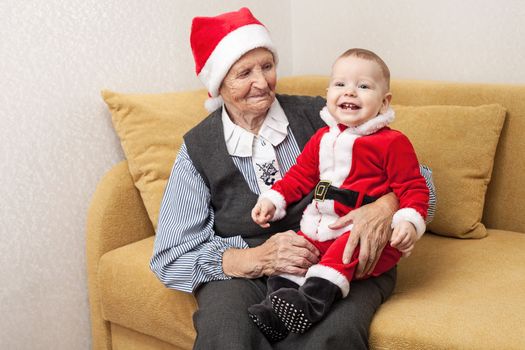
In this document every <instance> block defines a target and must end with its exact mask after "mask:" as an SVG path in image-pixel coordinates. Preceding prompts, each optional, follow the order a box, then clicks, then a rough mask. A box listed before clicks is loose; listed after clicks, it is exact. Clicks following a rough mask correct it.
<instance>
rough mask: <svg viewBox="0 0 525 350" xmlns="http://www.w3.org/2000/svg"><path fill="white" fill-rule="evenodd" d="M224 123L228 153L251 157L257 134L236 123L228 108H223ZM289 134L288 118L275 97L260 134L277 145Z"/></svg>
mask: <svg viewBox="0 0 525 350" xmlns="http://www.w3.org/2000/svg"><path fill="white" fill-rule="evenodd" d="M222 125H223V130H224V140H225V141H226V148H227V149H228V153H229V154H230V155H232V156H237V157H251V156H252V151H253V150H252V146H253V139H254V137H255V135H254V134H252V133H251V132H249V131H247V130H245V129H243V128H241V127H240V126H238V125H236V124H234V123H233V122H232V121H231V119H230V117H229V115H228V112H227V111H226V108H223V109H222ZM287 135H288V118H286V115H285V114H284V111H283V109H282V107H281V105H280V104H279V101H277V99H275V100H274V102H273V103H272V105H271V106H270V109H269V110H268V113H267V114H266V119H264V122H263V124H262V125H261V129H260V130H259V135H258V136H259V137H262V138H264V139H265V140H267V141H268V142H270V143H271V144H272V145H273V146H274V147H275V146H277V145H279V144H280V143H281V142H282V141H283V140H284V139H285V138H286V136H287Z"/></svg>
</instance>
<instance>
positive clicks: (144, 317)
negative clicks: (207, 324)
mask: <svg viewBox="0 0 525 350" xmlns="http://www.w3.org/2000/svg"><path fill="white" fill-rule="evenodd" d="M153 240H154V237H149V238H146V239H144V240H142V241H138V242H136V243H132V244H129V245H127V246H124V247H121V248H118V249H115V250H112V251H110V252H108V253H106V254H105V255H103V256H102V258H101V259H100V264H99V270H98V280H99V286H100V295H101V298H100V299H101V303H102V315H103V317H104V319H105V320H107V321H110V322H112V323H116V324H119V325H121V326H123V327H125V328H127V329H131V330H134V331H138V332H140V333H143V334H146V335H150V336H153V337H155V338H158V339H160V340H162V341H165V342H167V343H170V344H173V345H175V346H176V347H177V348H181V349H191V348H192V344H193V340H194V339H195V330H194V328H193V322H192V315H193V312H194V311H195V310H196V308H197V303H196V301H195V298H194V297H193V295H192V294H189V293H184V292H179V291H175V290H170V289H168V288H166V287H164V285H162V284H161V283H160V282H159V280H158V279H157V278H156V277H155V275H154V274H153V273H152V272H151V271H150V269H149V259H150V257H151V252H152V250H153Z"/></svg>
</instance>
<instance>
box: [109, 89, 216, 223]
mask: <svg viewBox="0 0 525 350" xmlns="http://www.w3.org/2000/svg"><path fill="white" fill-rule="evenodd" d="M206 96H207V93H206V91H205V90H198V91H190V92H180V93H164V94H121V93H116V92H112V91H103V92H102V97H103V98H104V101H105V102H106V104H107V105H108V107H109V110H110V112H111V117H112V121H113V126H114V127H115V130H116V132H117V134H118V136H119V138H120V142H121V144H122V148H123V150H124V154H125V155H126V159H127V160H128V166H129V171H130V173H131V175H132V177H133V181H134V182H135V186H136V187H137V188H138V189H139V191H140V195H141V197H142V199H143V201H144V205H145V207H146V210H147V212H148V216H149V218H150V220H151V222H152V223H153V226H154V227H155V228H156V227H157V219H158V214H159V208H160V202H161V200H162V195H163V194H164V188H165V187H166V182H167V181H168V177H169V175H170V171H171V167H172V165H173V162H174V160H175V157H176V155H177V152H178V150H179V148H180V145H181V142H182V136H183V135H184V134H185V133H186V131H188V130H189V129H190V128H191V127H193V126H194V125H196V124H197V123H198V122H199V121H200V120H201V119H202V118H203V117H205V116H206V115H207V113H206V110H205V109H204V106H203V101H204V100H205V99H206Z"/></svg>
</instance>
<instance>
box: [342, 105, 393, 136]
mask: <svg viewBox="0 0 525 350" xmlns="http://www.w3.org/2000/svg"><path fill="white" fill-rule="evenodd" d="M395 115H396V114H395V112H394V110H393V109H392V108H390V107H389V108H388V109H387V110H386V112H385V113H383V114H379V115H378V116H377V117H374V118H372V119H370V120H368V121H366V122H364V123H363V124H361V125H358V126H356V127H353V128H348V129H350V132H351V133H352V134H357V135H370V134H373V133H375V132H376V131H378V130H379V129H381V128H384V127H385V126H387V125H388V124H390V123H391V122H392V121H393V120H394V118H395Z"/></svg>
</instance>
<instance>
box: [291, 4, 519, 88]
mask: <svg viewBox="0 0 525 350" xmlns="http://www.w3.org/2000/svg"><path fill="white" fill-rule="evenodd" d="M292 14H293V15H292V28H293V31H292V43H293V58H294V61H293V74H329V71H330V67H331V64H332V62H333V60H334V59H335V57H337V55H339V54H340V53H342V52H344V51H345V50H346V49H348V48H351V47H363V48H368V49H371V50H373V51H375V52H376V53H378V54H379V55H380V56H381V57H382V58H383V59H384V60H385V61H386V63H387V64H388V65H389V67H390V69H391V72H392V76H393V77H395V78H408V79H431V80H449V81H466V82H487V83H491V82H493V83H520V84H523V83H525V69H523V65H524V62H525V40H524V38H525V22H524V20H523V19H524V18H525V3H524V2H523V1H521V0H502V1H491V0H462V1H456V0H441V1H421V0H397V1H392V0H374V1H348V0H331V1H325V2H323V3H322V5H321V3H320V2H319V1H315V0H300V1H299V0H294V1H292Z"/></svg>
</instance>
